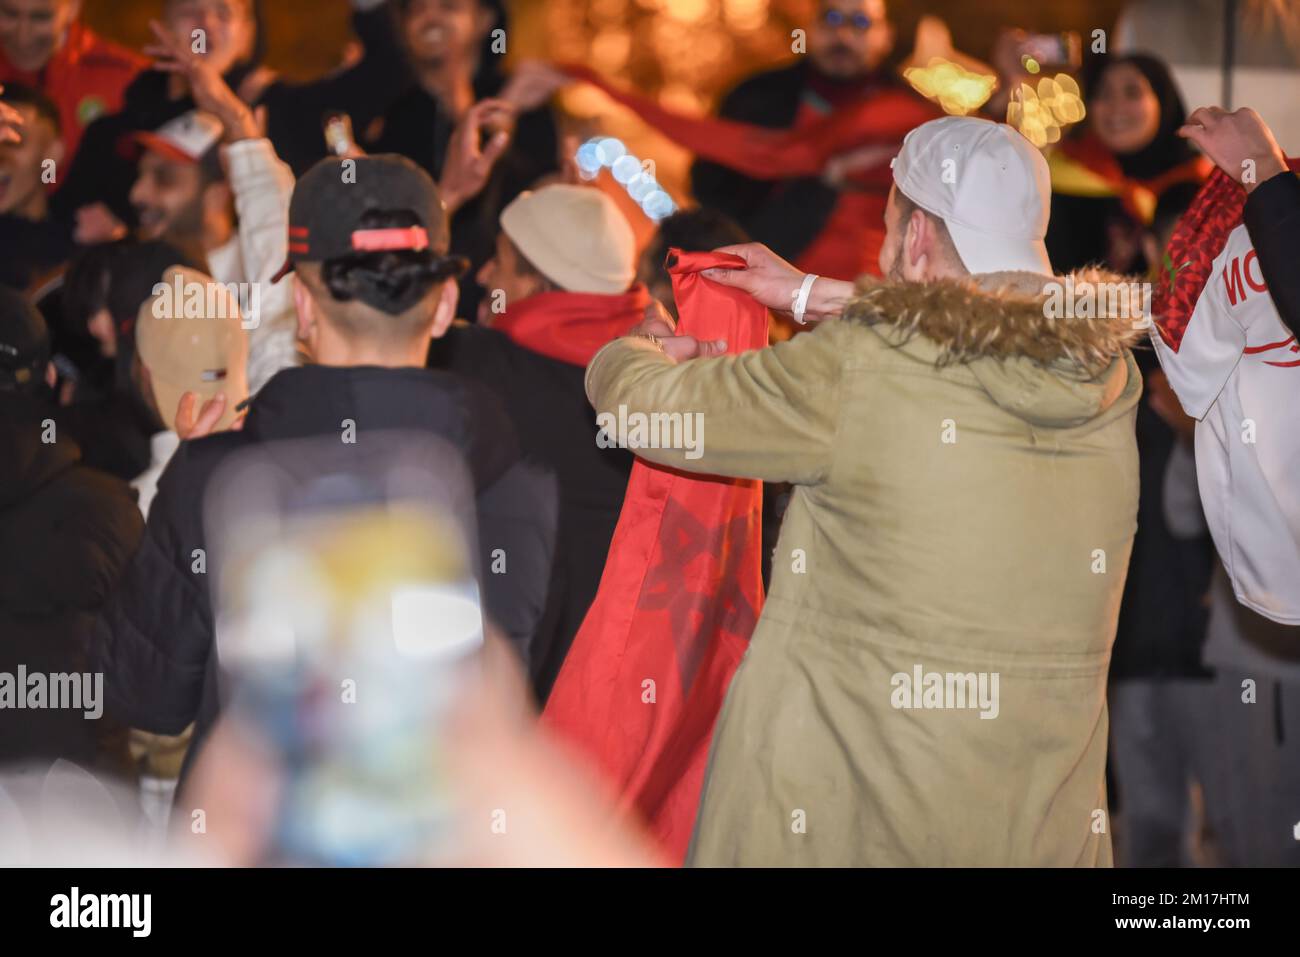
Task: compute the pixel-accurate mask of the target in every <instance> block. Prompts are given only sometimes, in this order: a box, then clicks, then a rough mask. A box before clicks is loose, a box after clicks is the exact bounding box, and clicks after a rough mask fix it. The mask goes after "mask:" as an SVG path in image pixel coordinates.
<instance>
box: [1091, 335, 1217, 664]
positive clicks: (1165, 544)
mask: <svg viewBox="0 0 1300 957" xmlns="http://www.w3.org/2000/svg"><path fill="white" fill-rule="evenodd" d="M1135 356H1136V358H1137V360H1138V365H1139V367H1141V368H1142V369H1143V371H1144V372H1148V371H1150V370H1152V369H1153V368H1155V367H1156V360H1155V356H1154V353H1152V352H1151V351H1150V350H1149V349H1147V350H1140V351H1137V352H1136V353H1135ZM1136 428H1137V447H1138V481H1139V494H1138V523H1137V534H1136V536H1134V539H1133V551H1132V554H1131V556H1130V558H1129V563H1128V578H1127V579H1126V580H1125V582H1124V597H1123V598H1122V600H1121V602H1120V608H1119V624H1118V626H1117V629H1116V632H1115V647H1114V650H1113V651H1112V652H1111V661H1110V677H1111V680H1112V681H1119V680H1123V679H1126V678H1133V679H1153V678H1203V677H1207V676H1208V675H1209V672H1207V671H1206V670H1205V669H1204V668H1203V667H1202V666H1201V648H1202V646H1203V645H1204V644H1205V636H1206V627H1207V625H1208V624H1209V612H1208V607H1207V604H1206V595H1207V594H1208V592H1209V588H1210V573H1211V571H1212V570H1213V567H1214V543H1213V542H1212V541H1211V540H1210V536H1209V535H1208V534H1206V535H1201V536H1200V537H1198V538H1193V539H1182V538H1177V537H1175V536H1174V534H1173V532H1171V531H1170V529H1169V525H1168V523H1167V522H1166V521H1165V503H1164V497H1165V493H1164V488H1165V471H1166V469H1167V468H1168V465H1169V456H1170V454H1171V453H1172V452H1173V448H1174V443H1175V442H1177V441H1178V439H1177V437H1176V436H1175V435H1174V432H1173V430H1172V429H1171V428H1169V426H1168V425H1166V424H1165V422H1164V420H1162V419H1161V418H1160V416H1158V415H1157V414H1156V413H1155V412H1154V411H1152V409H1151V406H1150V405H1149V404H1148V403H1146V402H1142V403H1140V404H1139V405H1138V409H1137V427H1136Z"/></svg>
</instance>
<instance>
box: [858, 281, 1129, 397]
mask: <svg viewBox="0 0 1300 957" xmlns="http://www.w3.org/2000/svg"><path fill="white" fill-rule="evenodd" d="M1143 288H1144V287H1143V286H1142V284H1141V282H1140V281H1139V280H1138V279H1136V278H1135V277H1131V276H1121V275H1119V274H1116V273H1111V272H1106V271H1104V270H1100V269H1085V270H1080V271H1079V272H1076V273H1072V274H1070V275H1069V276H1039V275H1036V274H1034V273H1027V272H999V273H984V274H981V275H978V276H971V277H967V278H963V279H942V280H936V281H934V282H927V283H920V282H894V281H888V280H881V279H876V278H874V277H870V276H867V277H863V279H861V280H859V282H858V287H857V290H856V294H855V296H854V298H853V299H852V300H851V301H850V302H849V304H848V305H847V306H846V307H845V308H844V311H843V313H842V315H843V318H845V319H849V320H851V321H857V322H865V323H868V324H871V325H878V324H883V325H888V326H891V327H892V331H891V332H890V333H889V334H888V338H890V339H892V340H895V341H906V340H908V339H910V338H912V337H913V336H917V335H920V336H924V337H925V338H927V339H929V340H931V341H932V342H934V343H936V344H937V345H938V346H939V359H938V363H939V364H940V365H949V364H951V363H957V362H969V361H970V360H972V359H978V358H993V359H1010V358H1021V359H1029V360H1031V361H1033V362H1037V363H1039V364H1041V365H1045V366H1047V365H1057V364H1065V365H1067V366H1073V367H1074V371H1077V372H1083V373H1091V374H1096V373H1099V372H1101V371H1102V370H1104V369H1105V368H1106V367H1107V366H1109V365H1110V364H1111V362H1112V361H1113V360H1114V359H1115V358H1117V357H1118V356H1120V355H1122V354H1123V352H1124V350H1125V349H1126V348H1129V347H1131V346H1132V345H1134V344H1135V343H1136V342H1138V341H1140V340H1141V339H1142V338H1143V337H1144V335H1145V333H1144V331H1143V326H1142V324H1141V315H1142V313H1141V310H1142V309H1143V306H1144V303H1143V301H1142V300H1141V299H1140V298H1138V297H1139V296H1140V290H1141V289H1143ZM1147 305H1149V303H1147Z"/></svg>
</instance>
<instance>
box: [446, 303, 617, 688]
mask: <svg viewBox="0 0 1300 957" xmlns="http://www.w3.org/2000/svg"><path fill="white" fill-rule="evenodd" d="M430 363H431V364H432V365H434V366H435V367H438V368H443V369H451V370H454V371H456V372H459V373H462V374H464V375H467V376H473V377H474V378H476V379H478V380H479V381H480V382H482V383H484V384H485V385H487V386H489V387H490V388H492V389H494V390H495V391H496V392H497V393H498V394H499V395H500V396H501V398H502V399H503V400H504V402H505V407H506V409H507V411H508V412H509V415H510V419H511V421H512V422H513V423H514V427H515V430H516V431H517V432H518V434H519V439H520V441H521V442H522V443H523V447H524V451H525V452H526V453H527V454H528V455H529V456H530V457H532V458H535V459H536V460H537V461H539V462H541V463H543V464H545V465H546V466H548V467H549V468H551V469H552V470H553V471H554V473H555V475H556V478H557V479H558V480H559V498H560V524H559V535H558V537H557V539H556V545H555V563H554V567H553V573H552V577H551V583H550V588H549V592H548V595H547V600H546V614H545V616H544V617H543V620H542V624H541V627H540V628H539V630H538V632H537V637H536V639H535V641H534V644H533V653H532V655H531V656H530V669H529V670H530V673H531V676H532V681H533V690H534V691H535V692H536V694H537V698H538V700H539V701H542V702H544V701H545V700H546V697H547V695H549V694H550V691H551V686H552V685H553V684H554V682H555V678H556V675H558V674H559V671H560V666H561V665H562V664H563V663H564V657H565V655H566V654H568V651H569V646H570V645H571V644H572V643H573V637H574V635H576V634H577V631H578V626H579V625H581V624H582V619H583V618H584V617H585V616H586V614H587V609H588V608H589V607H591V602H592V599H593V598H595V597H596V588H597V586H599V584H600V576H601V572H602V571H604V568H605V556H606V555H607V554H608V553H609V544H610V540H611V539H612V538H613V537H614V527H615V526H616V525H617V524H618V516H619V512H621V511H622V509H623V496H624V494H625V493H626V492H627V480H628V476H629V475H630V474H631V471H632V462H633V457H632V453H630V452H628V451H626V450H625V449H602V448H600V447H599V446H598V445H597V444H596V413H595V412H594V411H593V410H592V408H591V404H590V403H589V402H588V401H587V393H586V390H585V388H584V387H583V377H584V375H585V370H584V369H583V367H582V366H576V365H570V364H569V363H567V362H560V361H558V360H556V359H549V358H547V357H546V356H543V355H539V354H537V353H535V352H531V351H529V350H528V349H524V348H522V347H521V346H518V345H516V344H515V343H514V342H512V341H511V340H510V339H509V338H507V337H506V336H505V335H504V334H502V333H500V332H497V331H496V330H494V329H487V328H483V327H481V326H470V325H467V324H465V323H457V324H456V325H454V326H453V327H452V328H451V330H449V332H448V333H447V335H446V336H445V337H444V338H442V339H440V340H438V341H437V342H435V343H434V346H433V349H432V350H431V352H430Z"/></svg>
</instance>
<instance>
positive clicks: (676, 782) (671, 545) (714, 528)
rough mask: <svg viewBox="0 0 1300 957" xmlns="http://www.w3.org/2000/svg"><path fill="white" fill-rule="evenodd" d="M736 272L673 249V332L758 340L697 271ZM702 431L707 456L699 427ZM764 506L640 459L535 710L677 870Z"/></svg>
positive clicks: (733, 297) (722, 290) (741, 643)
mask: <svg viewBox="0 0 1300 957" xmlns="http://www.w3.org/2000/svg"><path fill="white" fill-rule="evenodd" d="M743 265H744V261H743V260H741V259H739V258H737V257H735V256H728V255H725V254H720V253H683V252H680V251H678V250H672V251H671V252H670V254H669V273H670V274H671V275H672V280H673V292H674V295H675V297H676V299H677V305H678V310H679V313H680V315H681V322H680V325H679V329H680V331H682V332H683V333H689V334H691V335H693V336H696V337H697V338H701V339H726V340H727V344H728V348H729V350H730V351H731V352H744V351H746V350H749V349H756V348H761V347H762V346H764V345H766V344H767V314H766V312H765V311H764V310H763V308H762V307H761V306H758V305H757V304H756V303H754V301H753V300H752V299H750V298H749V297H748V296H747V295H745V294H744V293H741V292H739V291H738V290H735V289H731V288H728V287H724V286H719V285H718V284H716V283H712V282H710V281H708V280H707V279H705V278H703V277H702V276H700V275H699V272H700V270H703V269H708V268H711V267H722V268H740V267H743ZM702 414H703V416H704V421H705V425H706V426H707V422H708V412H707V410H702ZM703 436H704V448H705V449H706V450H707V448H708V445H707V441H708V440H707V429H706V430H705V431H704V433H703ZM761 511H762V485H761V483H759V482H756V481H746V480H738V479H722V478H708V477H702V476H696V475H691V474H687V473H685V472H678V471H675V470H672V469H667V468H661V467H659V466H655V465H650V464H648V463H646V462H644V461H642V460H640V459H638V460H637V461H636V463H635V464H634V465H633V467H632V476H631V479H630V481H629V482H628V488H627V496H626V498H625V499H624V501H623V511H622V513H621V514H620V515H619V520H618V526H617V528H616V529H615V531H614V539H613V542H612V544H611V545H610V550H609V559H608V562H607V564H606V566H605V571H604V574H603V575H602V577H601V580H600V588H599V590H598V591H597V593H596V599H595V601H594V602H593V603H592V606H591V608H590V610H589V611H588V612H587V617H586V618H585V619H584V621H583V623H582V627H581V628H580V629H579V631H578V634H577V637H576V638H575V639H574V642H573V646H572V649H571V650H570V651H569V656H568V658H567V659H566V660H565V662H564V666H563V668H562V669H561V671H560V674H559V677H558V678H557V679H556V683H555V687H554V689H553V690H552V692H551V696H550V699H549V700H548V701H547V704H546V710H545V711H544V713H543V715H542V719H543V721H545V722H546V723H547V724H548V725H550V726H551V727H552V728H553V729H555V730H556V731H557V732H559V733H560V734H562V735H563V736H564V737H566V738H568V739H569V740H570V741H571V742H573V743H574V744H575V745H576V746H577V748H578V749H579V750H580V751H582V752H584V753H586V754H587V756H588V757H589V758H590V760H591V761H592V762H594V764H595V765H596V766H597V767H598V768H599V769H600V770H601V771H602V772H603V773H604V774H605V775H606V776H607V777H608V779H609V780H610V781H611V782H612V783H613V784H614V785H615V786H616V787H617V788H618V789H619V791H620V793H621V798H622V806H623V808H624V810H625V811H629V812H635V813H638V814H639V815H640V816H641V817H642V818H643V819H644V820H645V821H646V822H647V824H648V826H649V829H650V831H651V833H652V834H653V835H654V836H655V837H656V839H657V840H658V841H659V843H660V845H661V848H662V849H663V851H664V852H665V854H667V855H668V856H669V857H671V858H672V859H673V860H674V861H677V862H681V861H682V860H684V859H685V855H686V848H687V845H688V843H689V841H690V836H691V829H692V828H693V827H694V824H695V813H696V809H697V807H698V805H699V800H700V789H701V786H702V784H703V781H704V767H705V763H706V761H707V758H708V749H709V742H710V740H711V738H712V735H713V725H714V723H715V721H716V720H717V716H718V712H719V710H720V709H721V707H722V701H723V698H724V696H725V695H726V692H727V686H728V685H729V684H730V682H731V676H732V674H733V673H734V672H735V670H736V666H737V665H738V664H739V663H740V658H741V656H742V655H743V654H744V651H745V648H746V645H747V644H748V641H749V637H750V634H751V633H752V631H753V629H754V625H755V623H756V622H757V620H758V614H759V611H760V610H761V609H762V604H763V584H762V579H761V577H760V571H759V552H760V548H761V542H760V539H761ZM649 682H653V685H651V684H649Z"/></svg>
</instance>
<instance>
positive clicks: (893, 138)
mask: <svg viewBox="0 0 1300 957" xmlns="http://www.w3.org/2000/svg"><path fill="white" fill-rule="evenodd" d="M559 68H560V69H561V70H563V71H564V72H565V73H567V74H568V75H569V76H571V77H573V78H574V79H575V80H582V81H584V82H586V83H590V84H592V85H593V86H596V87H599V88H600V89H601V90H602V91H604V93H605V94H606V95H608V96H609V97H610V98H612V99H613V100H614V101H615V102H617V103H620V104H622V105H623V106H626V107H627V108H628V109H630V110H632V111H633V112H635V113H636V114H637V115H638V116H639V117H641V119H642V120H644V121H645V122H646V123H648V124H650V125H651V126H653V127H654V128H655V129H657V130H658V131H659V132H660V133H663V134H664V135H665V136H667V137H668V138H669V139H671V140H672V141H673V142H675V143H677V144H678V145H680V146H684V147H686V148H687V149H689V150H690V151H691V152H693V153H694V154H695V155H696V156H698V157H700V158H701V159H706V160H709V161H711V162H714V163H719V164H721V165H722V166H726V167H727V168H729V169H733V170H735V171H736V172H738V173H743V174H744V175H746V176H750V177H752V178H754V179H790V178H794V177H799V176H820V175H821V173H822V171H823V170H824V169H825V168H826V163H827V161H828V160H829V159H830V158H831V157H833V156H838V155H839V154H841V153H847V152H849V151H851V150H854V149H856V148H858V147H861V146H870V145H874V144H879V145H886V144H889V145H894V144H901V143H902V142H903V137H904V136H906V135H907V134H908V132H909V131H911V130H912V129H913V128H914V127H917V126H920V125H921V124H922V123H925V122H927V121H929V120H933V119H936V118H937V117H940V116H943V112H942V111H941V110H940V109H939V108H938V107H936V106H934V105H933V104H932V103H929V102H928V101H926V100H923V99H921V98H920V97H919V96H917V95H915V94H914V93H911V92H910V91H908V90H904V89H897V90H894V89H889V90H881V91H880V92H879V93H876V94H875V95H873V96H871V97H869V98H867V99H865V100H863V101H862V102H859V103H856V104H854V105H853V106H852V107H851V108H849V109H846V110H842V111H836V112H833V113H830V114H828V115H827V116H825V117H824V118H822V119H820V120H818V121H817V122H815V123H810V124H808V125H807V126H803V127H800V128H798V129H785V130H774V129H767V128H766V127H761V126H755V125H753V124H751V123H742V122H740V121H738V120H731V119H726V118H723V117H714V116H710V117H704V116H688V115H686V114H684V113H678V112H675V111H673V110H668V109H665V108H664V107H662V106H660V105H659V104H658V103H657V102H655V101H654V100H652V99H651V98H650V97H647V96H641V95H639V94H636V93H631V92H629V91H627V90H623V89H620V88H619V87H617V86H614V85H613V84H612V83H610V82H609V81H608V80H606V79H605V78H604V77H602V76H601V75H600V74H599V73H597V72H596V71H595V70H592V69H591V68H590V67H587V66H584V65H582V64H575V63H565V64H560V65H559ZM886 188H888V187H886Z"/></svg>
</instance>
